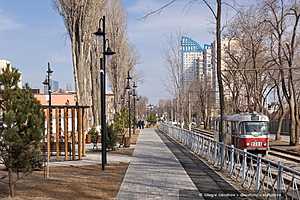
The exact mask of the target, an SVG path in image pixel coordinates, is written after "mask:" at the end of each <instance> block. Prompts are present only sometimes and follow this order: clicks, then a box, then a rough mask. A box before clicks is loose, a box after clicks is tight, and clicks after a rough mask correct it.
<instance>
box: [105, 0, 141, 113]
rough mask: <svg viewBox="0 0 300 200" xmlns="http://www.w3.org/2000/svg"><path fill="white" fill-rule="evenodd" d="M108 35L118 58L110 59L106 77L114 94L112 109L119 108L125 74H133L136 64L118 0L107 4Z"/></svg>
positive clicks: (124, 16)
mask: <svg viewBox="0 0 300 200" xmlns="http://www.w3.org/2000/svg"><path fill="white" fill-rule="evenodd" d="M106 16H107V18H108V35H109V38H110V41H111V47H112V48H113V49H114V51H115V52H116V53H117V55H118V56H114V57H112V58H111V60H110V62H109V67H108V77H109V81H110V84H111V87H112V92H113V93H114V109H115V110H116V111H118V110H119V108H120V101H121V96H122V94H123V95H124V93H125V90H124V88H125V86H126V85H125V84H126V81H125V80H126V76H127V72H128V71H129V70H130V71H131V74H134V73H135V71H134V68H135V66H136V64H137V52H136V51H135V49H134V48H133V47H132V45H130V44H129V41H128V36H127V20H126V19H127V16H126V13H125V11H124V8H123V5H122V3H121V1H120V0H111V1H109V2H108V4H107V11H106Z"/></svg>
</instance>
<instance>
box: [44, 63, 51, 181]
mask: <svg viewBox="0 0 300 200" xmlns="http://www.w3.org/2000/svg"><path fill="white" fill-rule="evenodd" d="M52 73H53V71H52V70H51V67H50V63H49V62H48V69H47V78H46V79H45V81H44V82H43V85H44V86H48V96H49V101H48V108H49V117H48V118H49V123H48V124H49V127H48V130H49V132H48V137H47V142H51V141H50V140H51V135H52V105H51V94H52V90H51V74H52ZM49 157H50V155H48V152H47V177H48V176H49Z"/></svg>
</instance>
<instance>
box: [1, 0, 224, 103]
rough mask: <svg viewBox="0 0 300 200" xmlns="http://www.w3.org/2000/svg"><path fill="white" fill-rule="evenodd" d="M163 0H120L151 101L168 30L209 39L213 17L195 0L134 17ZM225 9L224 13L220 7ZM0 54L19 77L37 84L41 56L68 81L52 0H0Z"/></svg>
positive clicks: (159, 88) (143, 90) (162, 77)
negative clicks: (146, 16) (20, 73)
mask: <svg viewBox="0 0 300 200" xmlns="http://www.w3.org/2000/svg"><path fill="white" fill-rule="evenodd" d="M166 1H167V0H123V3H124V5H125V8H126V11H127V13H128V34H129V38H130V41H131V43H132V44H133V45H134V46H135V47H136V49H137V51H138V52H139V58H140V59H139V65H138V66H137V70H138V72H139V73H140V74H141V76H142V78H143V82H142V83H141V85H140V87H139V94H141V95H144V96H147V97H148V98H149V99H150V102H151V103H157V102H158V100H159V99H161V98H167V97H168V96H169V93H168V92H167V90H166V84H167V81H166V79H167V71H166V68H165V62H164V56H163V54H164V51H165V46H166V41H167V39H168V36H169V35H170V34H171V33H172V32H173V33H175V32H177V31H178V30H182V31H183V32H185V33H186V34H187V35H188V36H191V37H193V38H194V39H195V40H197V41H199V42H200V43H201V44H203V43H209V42H211V41H212V38H213V35H212V31H213V20H212V18H211V15H210V13H209V12H208V11H207V9H206V8H205V7H204V5H202V4H200V3H196V4H194V5H193V6H186V5H185V2H186V1H179V2H178V3H177V4H176V5H175V6H172V7H170V8H169V9H167V10H166V11H164V12H163V13H161V14H158V15H155V16H152V17H149V18H148V19H147V20H146V21H141V20H139V19H138V18H140V17H141V16H143V15H144V14H145V13H146V12H148V11H149V10H151V9H154V8H157V7H159V6H160V5H162V4H163V3H164V2H166ZM225 14H226V13H225ZM0 59H8V60H10V61H11V62H12V64H13V65H14V66H15V67H17V68H19V69H20V70H21V72H22V73H23V81H24V82H28V83H29V84H30V86H31V87H34V88H41V87H42V80H43V79H44V78H45V71H46V66H47V62H48V61H51V63H52V65H53V69H54V71H55V72H54V75H53V78H54V79H55V80H58V81H59V82H60V86H61V87H62V88H65V86H66V84H72V85H73V71H72V62H71V54H70V45H69V40H68V36H67V32H66V30H65V27H64V24H63V21H62V19H61V17H60V16H59V15H58V14H57V12H56V10H55V8H54V4H53V1H52V0H9V1H8V0H0Z"/></svg>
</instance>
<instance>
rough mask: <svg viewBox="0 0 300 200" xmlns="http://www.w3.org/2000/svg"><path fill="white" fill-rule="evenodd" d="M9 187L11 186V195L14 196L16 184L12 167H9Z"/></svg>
mask: <svg viewBox="0 0 300 200" xmlns="http://www.w3.org/2000/svg"><path fill="white" fill-rule="evenodd" d="M8 188H9V197H10V198H14V196H15V184H14V180H13V171H12V169H11V168H9V169H8Z"/></svg>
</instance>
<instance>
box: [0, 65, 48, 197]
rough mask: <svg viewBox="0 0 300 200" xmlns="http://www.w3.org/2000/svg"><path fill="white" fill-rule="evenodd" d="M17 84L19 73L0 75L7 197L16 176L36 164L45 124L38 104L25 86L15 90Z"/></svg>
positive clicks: (0, 149)
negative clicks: (7, 179) (7, 185)
mask: <svg viewBox="0 0 300 200" xmlns="http://www.w3.org/2000/svg"><path fill="white" fill-rule="evenodd" d="M19 80H20V73H19V72H18V70H16V69H14V68H12V67H11V66H9V65H8V66H7V67H6V68H5V69H4V70H3V71H2V74H0V85H1V102H0V106H1V115H2V116H1V117H2V119H1V121H2V123H3V125H2V127H1V130H0V160H1V161H2V162H3V163H4V165H5V167H6V168H7V170H8V177H9V196H10V197H13V196H14V187H15V184H16V182H17V180H19V179H20V178H21V177H20V176H19V175H20V174H22V175H25V174H28V173H30V172H32V170H33V169H34V167H35V165H36V162H37V161H39V155H40V152H41V151H40V144H41V141H42V138H43V131H44V122H45V121H44V113H43V111H42V109H41V106H40V104H39V102H38V101H37V100H36V99H35V98H34V96H33V94H32V93H31V91H30V88H29V87H28V86H26V87H25V88H24V89H21V88H19V87H18V83H19Z"/></svg>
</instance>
